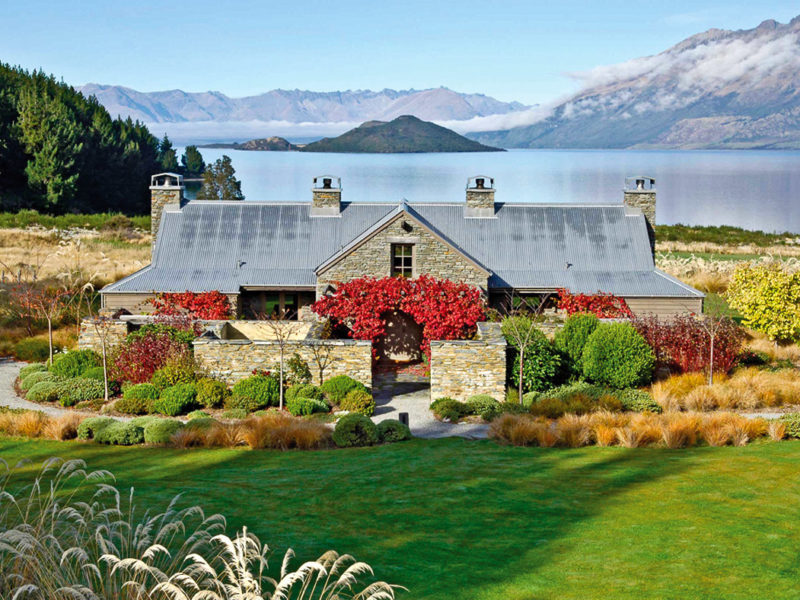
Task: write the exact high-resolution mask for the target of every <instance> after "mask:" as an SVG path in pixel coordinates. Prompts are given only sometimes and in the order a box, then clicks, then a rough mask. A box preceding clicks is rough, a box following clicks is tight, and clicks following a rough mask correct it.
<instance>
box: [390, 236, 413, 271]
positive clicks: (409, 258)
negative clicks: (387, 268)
mask: <svg viewBox="0 0 800 600" xmlns="http://www.w3.org/2000/svg"><path fill="white" fill-rule="evenodd" d="M392 276H393V277H407V278H409V279H410V278H412V277H413V276H414V245H413V244H392Z"/></svg>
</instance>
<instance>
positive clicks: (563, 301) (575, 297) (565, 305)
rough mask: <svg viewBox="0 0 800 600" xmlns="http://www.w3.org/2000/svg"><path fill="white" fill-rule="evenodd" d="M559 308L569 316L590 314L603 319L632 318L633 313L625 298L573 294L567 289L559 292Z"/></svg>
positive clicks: (607, 295)
mask: <svg viewBox="0 0 800 600" xmlns="http://www.w3.org/2000/svg"><path fill="white" fill-rule="evenodd" d="M557 302H558V308H559V309H561V310H564V311H566V312H567V314H568V315H572V314H575V313H579V312H581V313H590V314H593V315H594V316H596V317H599V318H601V319H618V318H623V317H632V316H633V313H632V312H631V309H630V308H628V304H627V303H626V302H625V300H624V299H623V298H617V297H616V296H614V295H612V294H603V293H602V292H598V293H596V294H592V295H588V294H572V293H570V291H569V290H567V289H563V288H562V289H560V290H558V300H557Z"/></svg>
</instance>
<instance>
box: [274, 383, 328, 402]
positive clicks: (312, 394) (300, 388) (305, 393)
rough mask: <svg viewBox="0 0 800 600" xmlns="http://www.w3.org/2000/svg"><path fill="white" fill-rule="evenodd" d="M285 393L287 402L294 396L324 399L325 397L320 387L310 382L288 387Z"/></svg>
mask: <svg viewBox="0 0 800 600" xmlns="http://www.w3.org/2000/svg"><path fill="white" fill-rule="evenodd" d="M283 395H284V397H285V399H286V402H289V400H291V399H292V398H313V399H315V400H322V399H323V398H324V397H325V395H324V394H323V393H322V390H321V389H320V388H318V387H317V386H315V385H311V384H310V383H301V384H299V385H293V386H292V387H290V388H288V389H287V390H286V391H285V392H284V394H283Z"/></svg>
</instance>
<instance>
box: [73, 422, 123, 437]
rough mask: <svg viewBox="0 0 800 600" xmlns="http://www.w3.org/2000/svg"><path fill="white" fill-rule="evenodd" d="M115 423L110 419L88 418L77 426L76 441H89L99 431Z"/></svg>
mask: <svg viewBox="0 0 800 600" xmlns="http://www.w3.org/2000/svg"><path fill="white" fill-rule="evenodd" d="M113 423H116V421H115V420H114V419H112V418H111V417H89V418H88V419H85V420H84V421H82V422H81V424H80V425H78V439H79V440H91V439H92V438H94V436H95V435H97V432H99V431H100V430H101V429H105V428H106V427H108V426H109V425H111V424H113Z"/></svg>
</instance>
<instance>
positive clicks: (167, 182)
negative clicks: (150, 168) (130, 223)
mask: <svg viewBox="0 0 800 600" xmlns="http://www.w3.org/2000/svg"><path fill="white" fill-rule="evenodd" d="M184 189H186V188H185V187H184V185H183V177H182V176H181V175H176V174H175V173H161V174H159V175H153V177H152V178H151V179H150V233H151V234H152V236H153V241H152V246H151V248H152V250H155V247H156V238H157V237H158V229H159V227H160V226H161V215H162V214H163V213H164V209H165V208H166V207H167V206H175V207H176V208H180V206H181V205H182V204H183V190H184Z"/></svg>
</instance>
